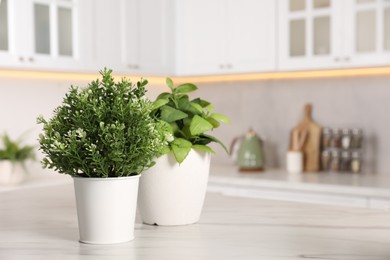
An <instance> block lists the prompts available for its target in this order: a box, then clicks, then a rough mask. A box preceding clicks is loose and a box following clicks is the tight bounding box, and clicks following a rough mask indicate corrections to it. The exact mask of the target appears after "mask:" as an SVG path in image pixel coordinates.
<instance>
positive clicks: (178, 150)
mask: <svg viewBox="0 0 390 260" xmlns="http://www.w3.org/2000/svg"><path fill="white" fill-rule="evenodd" d="M191 147H192V144H191V142H190V141H187V140H185V139H183V138H176V139H175V140H173V142H172V143H171V148H172V151H173V154H174V156H175V158H176V161H177V162H178V163H182V162H183V161H184V159H185V158H186V157H187V155H188V154H189V152H190V151H191Z"/></svg>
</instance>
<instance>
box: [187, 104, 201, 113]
mask: <svg viewBox="0 0 390 260" xmlns="http://www.w3.org/2000/svg"><path fill="white" fill-rule="evenodd" d="M190 105H191V106H192V107H193V108H195V109H196V110H197V111H198V112H199V113H201V114H202V113H203V108H202V106H201V105H199V104H197V103H194V102H191V103H190Z"/></svg>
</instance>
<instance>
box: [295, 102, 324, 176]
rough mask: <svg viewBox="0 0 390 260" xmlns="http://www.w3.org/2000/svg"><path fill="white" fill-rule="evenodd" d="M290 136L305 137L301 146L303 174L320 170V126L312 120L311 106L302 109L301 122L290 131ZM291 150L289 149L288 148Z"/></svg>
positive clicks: (307, 105)
mask: <svg viewBox="0 0 390 260" xmlns="http://www.w3.org/2000/svg"><path fill="white" fill-rule="evenodd" d="M292 136H305V140H304V142H303V145H302V146H301V149H302V152H303V169H304V171H305V172H317V171H319V170H320V148H321V147H320V145H321V126H319V125H318V124H316V123H315V122H314V121H313V119H312V105H311V104H306V105H305V107H304V117H303V120H302V121H301V122H300V123H299V124H298V126H296V127H295V128H294V129H293V130H292ZM290 148H291V147H290Z"/></svg>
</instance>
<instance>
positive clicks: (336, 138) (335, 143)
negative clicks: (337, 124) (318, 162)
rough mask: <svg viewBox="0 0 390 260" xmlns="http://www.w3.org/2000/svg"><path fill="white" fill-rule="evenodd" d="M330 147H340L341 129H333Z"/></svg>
mask: <svg viewBox="0 0 390 260" xmlns="http://www.w3.org/2000/svg"><path fill="white" fill-rule="evenodd" d="M331 147H334V148H340V147H341V130H340V129H338V128H335V129H333V131H332V139H331Z"/></svg>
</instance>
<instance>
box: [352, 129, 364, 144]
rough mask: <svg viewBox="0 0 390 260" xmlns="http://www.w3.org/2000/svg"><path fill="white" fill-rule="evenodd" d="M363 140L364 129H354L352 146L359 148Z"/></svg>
mask: <svg viewBox="0 0 390 260" xmlns="http://www.w3.org/2000/svg"><path fill="white" fill-rule="evenodd" d="M362 142H363V130H362V129H360V128H354V129H352V139H351V147H352V148H354V149H359V148H361V147H362Z"/></svg>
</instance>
